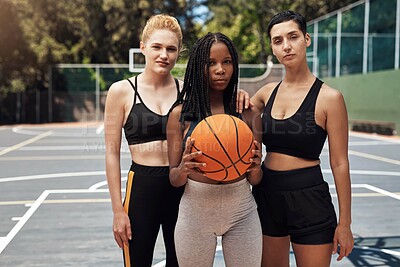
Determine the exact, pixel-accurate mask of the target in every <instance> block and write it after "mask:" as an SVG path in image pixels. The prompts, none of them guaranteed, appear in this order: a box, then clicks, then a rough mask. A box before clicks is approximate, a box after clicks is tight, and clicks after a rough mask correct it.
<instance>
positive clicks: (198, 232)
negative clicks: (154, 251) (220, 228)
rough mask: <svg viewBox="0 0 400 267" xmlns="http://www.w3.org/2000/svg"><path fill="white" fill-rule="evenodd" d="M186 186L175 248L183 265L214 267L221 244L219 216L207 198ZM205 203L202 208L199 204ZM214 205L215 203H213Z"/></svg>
mask: <svg viewBox="0 0 400 267" xmlns="http://www.w3.org/2000/svg"><path fill="white" fill-rule="evenodd" d="M190 190H191V189H190V188H189V189H188V187H186V189H185V193H184V195H183V197H182V200H181V203H180V206H179V214H178V220H177V222H176V226H175V249H176V256H177V258H178V263H179V266H180V267H192V266H202V267H203V266H204V267H212V265H213V262H214V257H215V249H216V247H217V237H216V235H215V232H216V224H217V222H218V219H217V217H216V216H212V215H213V214H209V213H208V210H207V207H206V206H204V205H205V204H207V203H205V202H204V201H201V200H199V199H198V196H196V195H195V194H192V193H191V192H190ZM199 206H201V208H199ZM209 206H211V205H209Z"/></svg>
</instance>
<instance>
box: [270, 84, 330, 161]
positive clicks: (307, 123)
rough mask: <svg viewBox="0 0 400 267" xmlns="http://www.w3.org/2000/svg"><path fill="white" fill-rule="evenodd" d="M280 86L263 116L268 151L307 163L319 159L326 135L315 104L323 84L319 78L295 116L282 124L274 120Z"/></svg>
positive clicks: (283, 120)
mask: <svg viewBox="0 0 400 267" xmlns="http://www.w3.org/2000/svg"><path fill="white" fill-rule="evenodd" d="M280 84H281V82H280V83H279V84H278V85H277V86H276V87H275V89H274V91H273V92H272V94H271V97H270V98H269V100H268V103H267V105H265V108H264V113H263V116H262V121H263V144H264V145H265V147H266V151H267V152H278V153H282V154H287V155H291V156H295V157H299V158H305V159H312V160H317V159H319V155H320V154H321V151H322V148H323V146H324V143H325V140H326V136H327V132H326V131H325V130H324V129H323V128H321V127H320V126H319V125H318V124H317V123H316V122H315V103H316V101H317V97H318V94H319V91H320V89H321V86H322V84H323V82H322V81H321V80H319V79H318V78H317V79H316V80H315V82H314V84H313V85H312V86H311V88H310V90H309V91H308V93H307V96H306V97H305V99H304V101H303V103H301V105H300V107H299V109H298V110H297V111H296V113H295V114H294V115H293V116H291V117H290V118H286V119H282V120H279V119H274V118H273V117H272V116H271V110H272V105H273V103H274V100H275V97H276V93H277V92H278V88H279V85H280Z"/></svg>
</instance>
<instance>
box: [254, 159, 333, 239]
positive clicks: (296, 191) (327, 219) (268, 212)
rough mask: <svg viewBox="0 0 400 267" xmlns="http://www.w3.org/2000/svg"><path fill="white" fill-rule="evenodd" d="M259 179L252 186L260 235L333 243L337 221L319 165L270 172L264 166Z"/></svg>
mask: <svg viewBox="0 0 400 267" xmlns="http://www.w3.org/2000/svg"><path fill="white" fill-rule="evenodd" d="M262 168H263V172H264V175H263V179H262V181H261V183H260V184H258V185H256V186H254V187H253V195H254V198H255V200H256V202H257V205H258V213H259V216H260V220H261V225H262V231H263V234H264V235H268V236H273V237H283V236H287V235H290V240H291V241H292V242H293V243H296V244H310V245H311V244H327V243H332V242H333V236H334V234H335V229H336V226H337V219H336V213H335V209H334V206H333V204H332V198H331V195H330V192H329V186H328V184H327V183H326V182H325V181H324V180H323V177H322V173H321V168H320V166H319V165H317V166H314V167H308V168H302V169H296V170H290V171H274V170H270V169H267V168H266V167H265V166H264V164H263V165H262Z"/></svg>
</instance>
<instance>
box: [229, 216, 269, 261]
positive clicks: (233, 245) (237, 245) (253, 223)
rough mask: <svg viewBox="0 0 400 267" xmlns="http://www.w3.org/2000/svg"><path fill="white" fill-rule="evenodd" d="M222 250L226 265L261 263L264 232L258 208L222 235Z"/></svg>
mask: <svg viewBox="0 0 400 267" xmlns="http://www.w3.org/2000/svg"><path fill="white" fill-rule="evenodd" d="M222 250H223V254H224V259H225V263H226V266H229V267H242V266H246V267H259V266H260V265H261V253H262V232H261V224H260V219H259V217H258V213H257V210H253V211H252V212H250V213H249V214H248V215H247V216H246V217H245V218H243V220H241V221H240V222H238V223H237V224H235V225H234V226H232V228H231V229H229V231H228V232H226V233H225V234H224V235H223V236H222Z"/></svg>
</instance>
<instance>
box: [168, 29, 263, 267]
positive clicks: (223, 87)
mask: <svg viewBox="0 0 400 267" xmlns="http://www.w3.org/2000/svg"><path fill="white" fill-rule="evenodd" d="M238 72H239V69H238V55H237V52H236V49H235V47H234V46H233V43H232V41H231V40H230V39H229V38H228V37H227V36H225V35H224V34H222V33H208V34H207V35H205V36H203V37H202V38H200V39H199V40H198V41H197V42H196V44H195V45H194V47H193V50H192V51H191V53H190V57H189V62H188V65H187V69H186V73H185V79H184V86H183V89H182V92H181V93H180V95H179V96H178V100H177V103H176V104H175V105H174V106H173V109H172V110H171V113H170V116H169V118H168V123H167V142H168V159H169V162H170V181H171V184H172V185H173V186H176V187H181V186H185V191H184V193H183V196H182V199H181V202H180V206H179V214H178V220H177V224H176V228H175V246H176V254H177V258H178V263H179V266H180V267H191V266H202V267H211V266H213V261H214V257H215V249H216V245H217V239H216V238H217V236H222V248H223V254H224V259H225V264H226V266H230V267H235V266H237V267H242V266H246V267H259V266H260V265H261V250H262V237H261V236H262V234H261V225H260V221H259V217H258V215H257V206H256V203H255V200H254V198H253V196H252V194H251V189H250V184H252V185H254V184H257V183H258V182H259V181H260V179H261V176H262V173H261V169H260V163H261V149H260V144H259V143H257V142H256V149H255V150H254V151H252V152H253V154H254V156H253V158H252V161H253V164H252V165H251V166H250V168H249V169H248V170H247V174H245V175H243V176H241V177H239V178H237V179H235V180H232V181H228V182H218V181H215V180H212V179H209V178H207V177H206V176H205V175H204V174H203V173H201V172H199V171H197V167H199V166H202V163H199V162H195V161H192V160H193V159H194V158H195V157H197V156H199V155H200V154H201V152H193V153H191V152H190V151H191V147H192V145H193V144H194V143H195V140H193V139H192V138H190V137H189V136H190V135H191V132H192V131H193V129H194V127H195V126H196V124H197V123H198V122H200V121H201V120H202V119H204V118H206V117H207V116H210V115H214V114H223V113H225V114H229V115H233V116H238V115H239V114H238V113H237V112H236V92H237V85H238Z"/></svg>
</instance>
